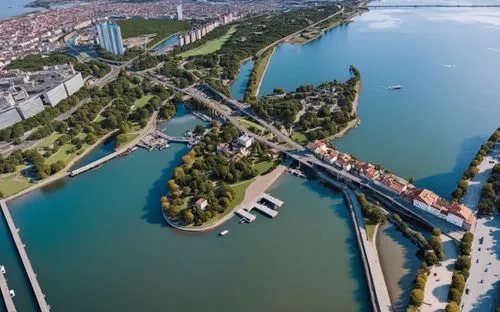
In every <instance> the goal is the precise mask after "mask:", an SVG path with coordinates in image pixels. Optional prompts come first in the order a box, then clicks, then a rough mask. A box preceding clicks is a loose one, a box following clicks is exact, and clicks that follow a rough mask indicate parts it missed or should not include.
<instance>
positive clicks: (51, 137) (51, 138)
mask: <svg viewBox="0 0 500 312" xmlns="http://www.w3.org/2000/svg"><path fill="white" fill-rule="evenodd" d="M61 135H62V134H60V133H59V132H54V133H52V134H51V135H49V136H48V137H46V138H44V139H43V140H42V141H41V142H40V143H38V145H37V147H39V148H44V147H49V146H50V145H52V144H54V142H55V141H57V139H59V137H60V136H61Z"/></svg>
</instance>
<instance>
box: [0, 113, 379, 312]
mask: <svg viewBox="0 0 500 312" xmlns="http://www.w3.org/2000/svg"><path fill="white" fill-rule="evenodd" d="M198 123H200V121H198V120H197V119H195V118H194V117H193V116H191V115H188V114H187V112H186V110H185V109H183V107H180V109H179V112H178V115H177V116H176V117H175V118H174V119H172V120H171V121H168V122H166V123H165V124H164V125H162V126H161V127H162V128H166V132H167V133H170V134H172V135H179V134H182V133H183V132H184V131H185V130H187V129H189V128H193V127H194V125H195V124H198ZM186 151H187V149H186V148H185V147H184V146H183V145H178V144H172V145H171V146H170V147H169V148H168V149H166V150H164V151H162V152H147V151H145V150H142V149H140V150H137V151H136V152H134V153H132V154H130V155H128V156H126V157H120V158H118V159H116V160H113V161H111V162H109V163H107V164H105V165H104V166H103V167H101V168H99V169H97V170H94V171H90V172H87V173H84V174H82V175H81V176H78V177H76V178H69V179H66V180H64V181H61V182H60V183H59V185H58V186H52V187H51V188H49V189H47V188H46V189H41V190H40V191H36V192H33V193H31V194H29V195H27V196H25V197H23V198H21V199H19V200H16V201H14V202H11V203H9V206H10V208H11V212H12V215H13V218H14V219H15V221H16V223H17V226H18V227H20V228H21V229H22V232H21V235H22V238H23V241H24V243H25V244H26V245H27V250H28V253H29V255H30V257H31V260H32V262H33V263H34V267H35V270H36V272H37V274H38V277H39V279H40V283H41V285H42V287H43V289H44V291H45V292H46V294H47V300H48V302H49V304H50V305H51V306H52V307H53V310H54V311H68V310H71V311H111V310H113V311H162V310H164V309H165V307H166V305H167V306H168V307H169V310H172V311H181V310H184V311H195V310H198V309H203V310H205V311H258V310H261V311H263V310H265V311H305V310H308V309H312V310H314V311H329V310H330V307H331V306H334V305H342V306H343V307H346V308H347V309H348V310H349V311H365V310H366V309H367V308H368V307H369V301H368V296H367V290H366V285H365V280H364V275H363V271H362V264H361V261H360V257H359V253H358V251H357V249H356V244H355V243H356V242H355V240H354V239H355V238H354V234H353V231H352V227H351V224H350V222H349V217H348V214H347V210H346V209H345V206H344V202H343V199H342V196H341V194H339V193H336V192H333V191H331V190H330V189H327V188H325V187H323V186H320V185H319V184H317V183H316V182H313V181H307V180H304V179H301V178H297V177H292V176H283V177H282V178H280V180H279V181H278V182H277V183H276V184H275V185H274V186H273V189H272V190H271V192H272V193H273V194H275V195H277V196H278V197H279V198H281V199H282V200H284V201H285V205H284V206H283V207H282V208H281V210H280V215H279V217H278V218H276V219H268V218H267V217H265V216H263V215H258V217H257V220H256V221H255V222H253V223H252V224H250V225H241V224H238V222H237V220H236V219H233V220H231V221H229V222H228V224H225V225H223V226H222V227H221V228H220V229H218V230H216V231H214V232H210V233H206V234H187V233H182V232H178V231H174V230H172V229H171V228H169V227H167V226H166V225H165V223H164V221H163V220H162V218H161V214H160V209H159V198H160V196H161V195H162V194H163V193H164V192H165V190H166V182H167V181H168V179H169V178H170V176H171V174H172V172H173V169H174V168H175V166H176V165H177V164H178V163H180V161H181V160H180V158H181V157H182V156H183V155H184V154H185V153H186ZM94 153H98V154H100V153H102V151H101V150H99V149H97V150H95V151H94ZM89 157H93V155H90V156H89ZM85 162H87V160H86V161H85ZM298 192H300V193H301V194H302V195H301V198H300V200H297V199H296V198H295V194H297V193H298ZM307 207H314V211H311V210H310V209H307ZM226 228H227V229H229V230H230V234H229V235H228V236H226V237H224V238H219V237H217V236H216V233H217V232H218V231H220V230H221V229H226ZM0 230H4V227H3V226H0ZM1 238H2V239H6V237H5V236H2V237H1ZM7 238H8V236H7ZM311 242H314V243H311ZM10 245H11V244H9V241H8V239H6V243H5V246H4V248H6V247H8V246H10ZM2 251H3V250H2ZM5 254H6V255H7V257H6V259H7V260H9V261H8V262H7V264H8V265H7V269H8V270H9V273H10V271H11V267H12V274H9V283H10V284H11V287H12V288H15V289H16V290H17V289H18V288H19V289H20V290H23V289H24V290H25V291H19V292H18V296H16V298H15V302H16V304H17V306H18V308H19V310H20V311H31V310H34V303H33V301H32V298H31V296H30V293H29V289H28V288H27V287H26V286H25V283H26V280H25V278H24V275H23V274H22V271H21V268H20V267H19V266H18V265H17V266H16V257H15V252H14V251H13V250H12V248H11V247H9V249H8V250H6V251H5ZM2 255H4V253H3V252H2ZM220 296H223V297H224V300H220V299H215V298H219V297H220ZM257 299H258V300H257ZM243 303H244V304H243Z"/></svg>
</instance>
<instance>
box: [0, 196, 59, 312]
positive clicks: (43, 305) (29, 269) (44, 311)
mask: <svg viewBox="0 0 500 312" xmlns="http://www.w3.org/2000/svg"><path fill="white" fill-rule="evenodd" d="M0 206H2V212H3V215H4V217H5V221H6V222H7V225H8V226H9V230H10V234H11V235H12V240H13V241H14V243H15V245H16V248H17V251H18V253H19V257H20V258H21V260H22V263H23V266H24V270H25V271H26V275H28V279H29V281H30V283H31V288H32V289H33V293H34V294H35V297H36V301H37V303H38V307H39V308H40V311H41V312H49V311H50V306H49V305H48V304H47V301H46V300H45V294H44V293H43V291H42V288H41V287H40V284H39V283H38V279H37V276H36V274H35V271H34V270H33V266H32V265H31V261H30V259H29V257H28V254H27V253H26V250H25V249H24V246H25V245H24V244H23V242H22V240H21V236H19V229H18V228H16V225H15V223H14V220H13V219H12V216H11V215H10V211H9V208H8V207H7V203H6V202H5V200H1V201H0Z"/></svg>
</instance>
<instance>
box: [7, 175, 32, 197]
mask: <svg viewBox="0 0 500 312" xmlns="http://www.w3.org/2000/svg"><path fill="white" fill-rule="evenodd" d="M0 180H1V181H2V183H0V192H2V194H3V196H5V197H7V196H10V195H12V194H15V193H18V192H20V191H22V190H24V189H26V188H28V187H30V186H31V185H33V183H31V182H30V180H29V179H28V178H26V177H24V176H22V175H21V173H20V170H19V171H16V172H12V173H10V174H6V175H2V176H1V178H0Z"/></svg>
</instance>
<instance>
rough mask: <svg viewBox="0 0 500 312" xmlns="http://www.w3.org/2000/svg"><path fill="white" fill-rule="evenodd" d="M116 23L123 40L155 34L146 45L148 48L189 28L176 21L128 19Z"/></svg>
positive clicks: (183, 23)
mask: <svg viewBox="0 0 500 312" xmlns="http://www.w3.org/2000/svg"><path fill="white" fill-rule="evenodd" d="M116 23H117V24H118V25H119V26H120V28H121V32H122V36H123V38H130V37H138V36H141V35H147V34H156V36H155V37H154V38H153V40H151V42H149V43H148V47H153V46H155V45H156V44H158V43H160V42H161V41H162V40H163V39H165V38H167V37H169V36H171V35H172V34H175V33H176V32H180V31H184V30H187V29H188V28H189V23H187V22H184V21H177V20H159V19H149V20H140V19H128V20H119V21H116Z"/></svg>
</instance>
